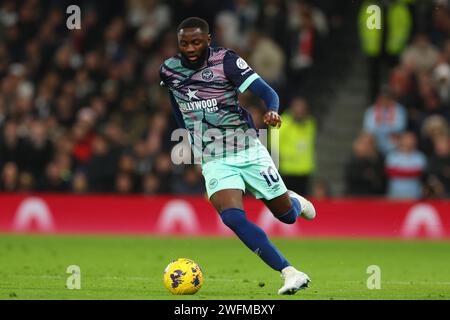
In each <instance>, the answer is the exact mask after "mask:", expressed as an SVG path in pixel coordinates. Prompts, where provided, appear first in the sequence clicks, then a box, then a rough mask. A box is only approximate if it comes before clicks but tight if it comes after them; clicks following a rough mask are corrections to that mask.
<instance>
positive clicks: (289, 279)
mask: <svg viewBox="0 0 450 320" xmlns="http://www.w3.org/2000/svg"><path fill="white" fill-rule="evenodd" d="M281 277H282V278H283V279H284V286H282V287H281V289H280V290H278V294H294V293H296V292H297V291H298V290H302V289H305V288H307V287H308V283H310V282H311V279H310V278H309V277H308V275H307V274H306V273H303V272H301V271H298V270H297V269H295V268H294V267H292V266H289V267H286V268H284V269H283V270H281Z"/></svg>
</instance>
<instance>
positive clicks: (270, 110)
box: [223, 50, 281, 128]
mask: <svg viewBox="0 0 450 320" xmlns="http://www.w3.org/2000/svg"><path fill="white" fill-rule="evenodd" d="M223 65H224V72H225V75H226V77H227V78H228V79H230V81H231V82H232V83H233V84H234V85H235V86H236V87H237V88H238V89H239V92H244V91H245V90H247V89H249V90H250V91H251V92H252V93H253V94H254V95H256V96H257V97H259V98H261V99H262V100H263V101H264V103H265V105H266V107H267V112H266V113H265V114H264V123H265V124H268V125H271V126H275V127H277V128H278V127H280V125H281V117H280V115H279V114H278V109H279V98H278V95H277V93H276V92H275V90H273V89H272V87H270V86H269V85H268V84H267V83H266V82H265V81H264V80H263V79H262V78H261V77H260V76H259V75H258V74H257V73H256V72H254V71H253V69H252V68H250V66H248V64H247V63H246V62H245V61H244V59H242V58H241V57H239V56H238V55H237V54H236V53H234V52H233V51H231V50H230V51H228V52H227V53H226V54H225V57H224V64H223Z"/></svg>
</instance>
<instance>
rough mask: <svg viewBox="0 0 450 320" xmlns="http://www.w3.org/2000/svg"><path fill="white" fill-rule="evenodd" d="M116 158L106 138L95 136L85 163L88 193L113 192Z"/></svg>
mask: <svg viewBox="0 0 450 320" xmlns="http://www.w3.org/2000/svg"><path fill="white" fill-rule="evenodd" d="M117 157H118V155H116V154H115V153H114V152H113V151H112V150H111V148H110V146H109V144H108V141H107V140H106V138H105V137H103V136H102V135H97V136H96V137H95V139H94V140H93V144H92V157H91V158H90V159H89V161H88V162H87V163H86V175H87V178H88V182H89V190H90V191H94V192H111V191H113V188H114V177H115V173H116V169H117V161H118V160H117Z"/></svg>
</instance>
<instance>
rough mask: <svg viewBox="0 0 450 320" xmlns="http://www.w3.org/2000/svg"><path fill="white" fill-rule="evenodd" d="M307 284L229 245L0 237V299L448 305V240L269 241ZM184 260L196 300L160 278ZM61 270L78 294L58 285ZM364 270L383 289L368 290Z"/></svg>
mask: <svg viewBox="0 0 450 320" xmlns="http://www.w3.org/2000/svg"><path fill="white" fill-rule="evenodd" d="M274 243H275V245H276V246H277V247H278V248H279V249H280V250H281V251H282V252H283V253H284V254H285V256H286V257H287V258H288V260H289V261H290V262H291V263H292V264H293V265H294V266H296V267H298V268H299V269H300V270H302V271H304V272H306V273H307V274H308V275H309V276H310V277H311V278H312V280H313V282H312V283H311V284H310V288H309V289H307V290H303V291H300V292H298V293H297V294H296V295H294V296H278V295H277V294H276V292H277V290H278V288H279V287H280V286H281V284H282V281H281V279H280V277H279V274H278V273H277V272H274V271H272V270H271V269H270V268H269V267H267V266H266V265H265V264H264V263H263V262H262V261H260V260H259V258H258V257H257V256H256V255H255V254H252V253H251V252H250V251H249V250H248V249H247V248H246V247H244V245H243V244H241V243H240V242H239V241H238V240H237V239H235V238H154V237H125V236H120V237H117V236H116V237H101V236H95V237H93V236H89V237H88V236H30V235H0V299H200V300H202V299H233V300H236V299H298V300H301V299H447V300H448V299H450V242H434V241H433V242H431V241H423V242H422V241H420V242H419V241H388V240H382V241H380V240H353V239H352V240H335V239H321V240H316V239H314V240H313V239H274ZM179 257H187V258H191V259H193V260H195V261H196V262H197V263H198V264H199V265H200V266H201V268H202V269H203V272H204V276H205V281H204V284H203V287H202V288H201V290H200V291H199V292H198V293H197V294H196V295H194V296H173V295H171V294H170V293H169V292H168V291H167V290H166V289H165V288H164V286H163V283H162V273H163V270H164V268H165V266H166V265H167V264H168V263H169V262H170V261H171V260H173V259H175V258H179ZM69 265H78V266H80V268H81V290H68V289H66V288H65V284H66V279H67V277H69V274H66V269H67V267H68V266H69ZM369 265H378V266H379V267H380V268H381V289H380V290H369V289H367V286H366V281H367V278H368V277H369V274H367V273H366V271H367V267H368V266H369Z"/></svg>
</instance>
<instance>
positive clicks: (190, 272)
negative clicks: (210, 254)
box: [164, 258, 203, 294]
mask: <svg viewBox="0 0 450 320" xmlns="http://www.w3.org/2000/svg"><path fill="white" fill-rule="evenodd" d="M202 284H203V273H202V270H201V269H200V267H199V266H198V264H196V263H195V262H194V261H193V260H190V259H186V258H180V259H176V260H173V261H172V262H171V263H169V265H168V266H167V267H166V269H165V270H164V286H165V287H166V288H167V290H169V291H170V292H171V293H172V294H194V293H196V292H197V291H198V290H200V288H201V287H202Z"/></svg>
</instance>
